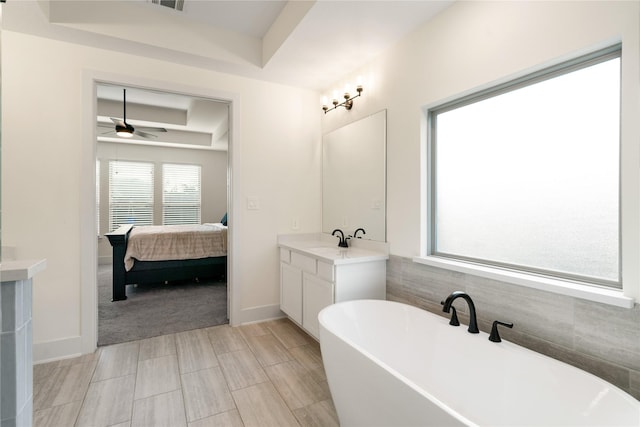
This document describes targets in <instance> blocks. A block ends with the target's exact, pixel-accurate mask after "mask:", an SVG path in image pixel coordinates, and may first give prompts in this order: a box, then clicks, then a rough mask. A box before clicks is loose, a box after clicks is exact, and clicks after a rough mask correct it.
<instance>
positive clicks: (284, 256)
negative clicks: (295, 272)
mask: <svg viewBox="0 0 640 427" xmlns="http://www.w3.org/2000/svg"><path fill="white" fill-rule="evenodd" d="M280 261H282V262H286V263H287V264H289V263H290V262H291V251H290V250H289V249H282V248H280Z"/></svg>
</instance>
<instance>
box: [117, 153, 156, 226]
mask: <svg viewBox="0 0 640 427" xmlns="http://www.w3.org/2000/svg"><path fill="white" fill-rule="evenodd" d="M123 224H136V225H152V224H153V163H143V162H129V161H120V160H114V161H110V162H109V230H110V231H113V230H115V229H116V228H118V227H119V226H120V225H123Z"/></svg>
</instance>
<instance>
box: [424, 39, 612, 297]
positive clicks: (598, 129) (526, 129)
mask: <svg viewBox="0 0 640 427" xmlns="http://www.w3.org/2000/svg"><path fill="white" fill-rule="evenodd" d="M620 61H621V48H620V46H619V45H618V46H614V47H612V48H608V49H605V50H602V51H599V52H596V53H593V54H590V55H587V56H584V57H581V58H577V59H575V60H572V61H570V62H567V63H564V64H561V65H559V66H555V67H552V68H550V69H546V70H542V71H540V72H537V73H535V74H533V75H529V76H526V77H524V78H520V79H518V80H516V81H512V82H509V83H506V84H502V85H500V86H497V87H494V88H491V89H488V90H484V91H482V92H479V93H476V94H473V95H469V96H466V97H463V98H461V99H458V100H454V101H452V102H449V103H447V104H444V105H440V106H438V107H436V108H433V109H430V110H429V112H428V124H429V167H430V174H429V180H430V182H429V191H430V194H429V198H428V200H429V205H430V208H429V212H428V217H429V227H428V229H429V231H428V232H429V240H428V242H429V245H428V246H429V248H428V251H429V255H434V256H438V257H444V258H449V259H454V260H458V261H462V262H469V263H473V264H480V265H484V266H490V267H497V268H503V269H508V270H515V271H520V272H526V273H530V274H536V275H542V276H547V277H554V278H559V279H562V280H574V281H579V282H586V283H589V284H597V285H605V286H610V287H615V288H620V287H621V279H620V271H621V268H620V261H619V260H620V223H619V217H620V200H619V199H620V196H619V194H620V74H621V71H620Z"/></svg>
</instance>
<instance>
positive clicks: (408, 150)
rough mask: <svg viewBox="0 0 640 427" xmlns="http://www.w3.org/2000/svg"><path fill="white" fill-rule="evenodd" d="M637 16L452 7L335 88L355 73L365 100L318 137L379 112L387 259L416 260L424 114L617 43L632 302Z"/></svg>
mask: <svg viewBox="0 0 640 427" xmlns="http://www.w3.org/2000/svg"><path fill="white" fill-rule="evenodd" d="M639 8H640V3H639V2H637V1H636V2H613V1H602V2H557V1H554V2H538V1H533V2H525V1H517V2H482V1H480V2H466V1H464V2H456V3H454V4H453V5H452V6H451V7H449V8H448V9H446V10H445V11H443V12H442V13H441V14H440V15H438V16H437V17H436V18H435V19H434V20H432V21H431V22H429V23H427V24H426V25H423V26H422V27H421V28H420V29H418V30H417V31H415V32H414V33H412V34H411V35H409V36H408V37H407V38H405V39H404V40H403V41H401V42H400V43H399V44H398V45H396V46H395V47H394V48H392V49H391V50H389V51H387V52H386V53H385V54H383V55H381V56H380V57H379V58H377V59H376V60H375V61H373V62H372V63H370V64H368V65H367V66H366V67H364V68H362V69H360V70H356V71H354V72H353V73H351V74H349V75H346V76H345V77H344V79H343V80H342V81H338V82H336V84H335V88H340V87H343V85H344V83H345V82H347V81H349V80H350V81H351V82H354V81H355V78H356V77H357V76H358V75H361V76H362V77H363V83H364V92H363V95H362V98H358V99H356V100H355V106H354V108H353V110H351V111H350V112H347V111H344V110H338V111H333V112H330V113H328V114H326V116H324V117H323V119H322V132H323V133H326V132H329V131H331V130H333V129H335V128H337V127H339V126H341V125H343V124H344V123H346V122H349V121H353V120H356V119H358V118H360V117H364V116H366V115H368V114H371V113H373V112H376V111H379V110H381V109H383V108H386V109H387V138H388V139H387V162H388V163H387V173H388V175H387V176H388V178H387V240H388V241H389V243H390V247H391V253H392V254H393V255H399V256H403V257H413V256H417V255H420V247H421V246H420V245H421V236H422V234H421V221H420V212H421V196H422V190H421V184H422V181H423V180H422V178H421V175H420V173H421V169H420V166H421V165H420V162H421V159H422V157H423V153H422V152H421V149H422V146H423V143H424V135H423V134H422V133H421V132H423V131H424V128H425V127H424V122H423V121H424V115H423V112H422V108H423V107H424V106H429V105H433V104H436V103H439V102H442V101H443V100H446V99H450V98H452V97H456V96H459V95H461V94H464V93H467V92H470V91H473V90H476V89H479V88H482V87H487V86H491V85H493V84H495V83H497V82H501V81H504V80H507V79H510V78H513V77H515V76H518V75H522V74H524V73H527V72H530V71H532V70H534V69H538V68H540V67H541V66H542V65H544V64H547V65H549V64H552V63H556V62H558V61H560V60H562V59H567V58H568V57H572V56H575V55H577V54H579V53H585V52H587V51H590V50H595V49H596V48H598V47H602V46H603V45H606V44H611V43H613V42H615V41H617V40H618V41H619V40H621V41H622V44H623V47H622V49H623V53H622V58H623V59H622V68H623V70H622V72H623V77H622V78H623V80H622V94H623V95H622V97H623V99H622V162H623V164H622V168H623V175H624V176H623V186H622V192H623V199H624V205H623V208H622V211H623V223H624V225H623V226H624V227H625V228H624V231H625V235H624V236H623V252H624V253H625V254H626V255H625V257H626V258H625V259H623V263H624V264H623V269H624V274H625V277H624V278H623V279H624V281H625V282H626V285H625V293H626V294H627V295H628V296H631V297H636V298H640V284H639V280H638V279H639V274H638V270H639V265H640V252H639V250H640V231H639V228H638V219H639V218H640V210H639V207H638V195H639V194H640V179H639V175H638V166H637V159H638V158H639V156H640V153H639V151H638V139H639V136H640V130H639V127H638V124H639V123H640V121H639V120H638V117H640V105H639V104H640V103H639V99H640V82H639V80H638V75H640V59H639V54H640V40H639V37H640V30H639V27H640V25H639V19H640V12H639ZM332 89H333V88H331V87H329V88H327V90H326V93H327V94H330V93H331V90H332Z"/></svg>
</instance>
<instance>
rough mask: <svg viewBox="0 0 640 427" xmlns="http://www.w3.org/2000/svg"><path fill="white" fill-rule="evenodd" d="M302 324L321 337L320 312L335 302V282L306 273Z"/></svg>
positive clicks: (304, 276) (314, 334)
mask: <svg viewBox="0 0 640 427" xmlns="http://www.w3.org/2000/svg"><path fill="white" fill-rule="evenodd" d="M302 287H303V292H302V294H303V300H302V307H303V308H302V314H303V320H302V326H303V327H304V328H305V329H306V330H307V331H308V332H309V333H310V334H311V335H313V336H314V337H316V338H318V339H319V338H320V322H318V313H320V310H322V309H323V308H325V307H326V306H328V305H331V304H333V283H331V282H327V281H326V280H322V279H319V278H318V277H316V276H311V275H309V274H304V275H303V279H302Z"/></svg>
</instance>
